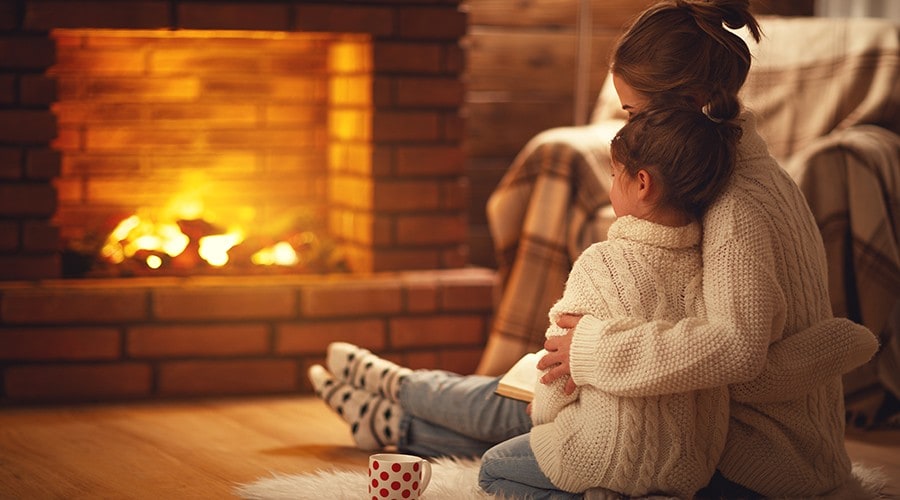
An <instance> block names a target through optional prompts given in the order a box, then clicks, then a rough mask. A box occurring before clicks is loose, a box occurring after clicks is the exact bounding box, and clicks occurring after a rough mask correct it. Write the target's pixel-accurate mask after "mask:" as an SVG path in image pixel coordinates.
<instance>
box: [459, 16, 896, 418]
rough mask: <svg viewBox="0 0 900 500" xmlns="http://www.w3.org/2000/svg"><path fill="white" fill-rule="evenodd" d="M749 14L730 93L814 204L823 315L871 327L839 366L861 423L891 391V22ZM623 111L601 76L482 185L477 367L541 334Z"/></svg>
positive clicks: (588, 232)
mask: <svg viewBox="0 0 900 500" xmlns="http://www.w3.org/2000/svg"><path fill="white" fill-rule="evenodd" d="M760 24H761V27H762V31H763V40H762V42H761V43H760V44H756V43H755V42H754V41H753V40H752V39H750V38H749V35H748V34H746V30H740V31H739V32H738V34H739V35H741V36H743V37H744V38H745V40H746V41H747V43H748V46H749V47H750V48H751V52H752V53H753V62H752V66H751V70H750V74H749V75H748V79H747V82H746V84H745V86H744V88H743V89H742V93H741V98H742V101H743V103H744V105H745V107H746V108H748V109H749V110H751V111H752V112H753V113H754V114H756V116H757V118H758V125H759V130H760V133H761V135H762V136H763V137H764V138H765V139H766V141H767V143H768V145H769V149H770V152H771V153H772V155H773V156H774V157H775V158H776V159H777V160H778V161H779V163H780V164H781V165H782V166H783V168H784V169H785V170H786V171H788V172H789V173H790V175H791V176H792V178H793V179H794V180H795V181H796V182H797V183H798V185H799V186H800V188H801V190H802V191H803V193H804V194H805V196H806V197H807V201H808V203H809V205H810V208H811V209H812V212H813V214H814V215H815V218H816V221H817V223H818V226H819V229H820V232H821V234H822V238H823V241H824V244H825V249H826V255H827V258H828V266H829V269H828V273H829V275H828V283H829V292H830V295H831V301H832V308H833V311H834V315H835V316H841V317H847V318H850V319H851V320H853V321H856V322H858V323H861V324H863V325H865V326H866V327H867V328H869V329H870V330H872V331H873V332H875V333H876V334H877V335H879V340H880V343H881V347H880V349H879V352H878V354H877V355H876V357H875V358H874V359H873V360H872V361H871V362H869V363H868V364H867V365H865V366H863V367H861V368H859V369H857V370H855V371H854V372H852V373H850V374H847V375H846V376H845V378H844V382H845V394H846V400H847V401H848V408H849V409H850V410H852V411H855V412H857V413H859V415H857V416H855V417H854V418H853V422H852V423H853V424H854V425H859V426H863V427H864V426H870V425H872V424H873V423H874V419H875V412H876V411H877V408H878V407H881V406H884V404H885V402H889V401H891V400H893V401H896V398H898V397H900V338H898V337H900V250H898V247H900V242H898V238H900V56H898V45H900V43H898V34H900V30H898V26H897V25H896V24H894V23H893V22H891V21H887V20H879V19H863V18H858V19H849V18H847V19H843V18H815V17H796V18H787V17H765V16H764V17H761V18H760ZM624 119H625V115H624V113H623V111H622V110H621V108H620V103H619V100H618V97H617V96H616V94H615V89H614V88H613V86H612V84H611V78H609V77H607V78H606V80H605V83H604V85H603V87H602V90H601V92H600V95H599V97H598V99H597V103H596V106H595V108H594V111H593V114H592V118H591V121H590V123H589V124H587V125H583V126H574V127H559V128H554V129H551V130H547V131H545V132H542V133H540V134H538V135H537V136H535V137H534V138H533V139H532V140H531V141H529V142H528V144H526V145H525V146H524V148H523V149H522V150H521V151H520V152H519V154H518V155H517V156H516V158H515V159H514V161H513V163H512V165H511V166H510V168H509V170H508V171H507V172H506V174H505V175H504V177H503V178H502V180H501V181H500V183H499V184H498V186H497V188H496V189H495V190H494V192H493V193H492V195H491V197H490V198H489V200H488V206H487V215H488V222H489V226H490V229H491V236H492V238H493V243H494V247H495V251H496V256H497V262H498V273H499V276H500V299H499V302H498V304H497V310H496V314H495V319H494V323H493V326H492V330H491V334H490V336H489V338H488V342H487V345H486V347H485V350H484V353H483V355H482V358H481V361H480V364H479V367H478V370H477V371H478V372H479V373H481V374H498V373H501V372H503V371H505V370H506V369H508V368H509V367H510V366H511V365H512V363H513V362H515V360H516V359H518V358H519V357H521V355H523V354H524V353H526V352H531V351H535V350H537V349H539V348H540V347H541V345H542V343H543V339H544V331H545V329H546V327H547V325H548V317H547V312H548V311H549V308H550V306H551V305H552V304H553V303H554V302H555V301H556V300H557V299H558V298H559V297H560V296H561V295H562V291H563V287H564V284H565V280H566V276H567V274H568V271H569V269H570V267H571V265H572V263H573V262H574V260H575V258H576V257H577V256H578V255H579V254H580V253H581V251H583V250H584V249H585V248H586V247H587V246H589V245H590V244H591V243H593V242H595V241H600V240H603V239H604V238H605V237H606V230H607V229H608V227H609V225H610V224H611V222H612V220H613V218H614V214H613V213H612V210H611V206H610V204H609V197H608V195H607V188H608V187H609V186H608V176H607V175H604V174H603V170H604V168H605V166H606V165H608V163H609V157H608V146H609V141H610V139H611V138H612V137H613V135H614V134H615V132H616V131H617V130H618V129H619V127H621V125H622V124H623V123H624ZM854 398H857V399H858V400H859V401H856V400H854Z"/></svg>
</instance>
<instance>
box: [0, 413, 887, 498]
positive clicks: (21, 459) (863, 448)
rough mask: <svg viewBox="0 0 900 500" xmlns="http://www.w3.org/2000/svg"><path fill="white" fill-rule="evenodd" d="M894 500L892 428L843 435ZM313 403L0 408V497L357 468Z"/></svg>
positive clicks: (157, 489) (361, 464) (228, 485)
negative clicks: (885, 479)
mask: <svg viewBox="0 0 900 500" xmlns="http://www.w3.org/2000/svg"><path fill="white" fill-rule="evenodd" d="M847 448H848V450H849V451H850V455H851V457H852V458H853V460H854V461H858V462H861V463H864V464H866V465H868V466H882V467H883V470H884V472H886V473H887V474H888V475H889V477H891V478H892V479H891V481H892V483H891V485H890V488H889V492H890V493H892V494H894V495H900V431H890V432H888V431H879V432H871V433H866V434H856V435H852V436H848V440H847ZM367 457H368V453H366V452H361V451H359V450H356V449H354V448H353V446H352V441H351V440H350V436H349V432H348V430H347V427H346V426H345V425H344V424H343V422H342V421H341V420H340V419H339V418H338V417H337V416H336V415H335V414H333V413H331V412H330V411H329V410H328V409H327V408H326V407H325V406H324V404H322V403H321V402H320V401H318V400H315V399H311V398H306V397H294V398H266V399H246V400H227V401H200V402H189V403H188V402H184V403H154V404H123V405H103V406H78V407H53V408H22V409H4V410H0V498H3V499H29V500H31V499H45V498H46V499H49V498H65V499H73V498H116V499H143V498H147V499H154V500H155V499H160V498H166V499H181V498H190V499H193V498H200V499H205V498H234V493H233V488H234V486H235V485H236V484H238V483H245V482H251V481H253V480H255V479H257V478H259V477H262V476H266V475H268V474H269V473H270V472H280V473H285V474H293V473H300V472H308V471H314V470H317V469H326V470H330V469H332V468H340V469H358V470H365V468H366V464H367Z"/></svg>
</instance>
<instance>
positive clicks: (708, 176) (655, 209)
mask: <svg viewBox="0 0 900 500" xmlns="http://www.w3.org/2000/svg"><path fill="white" fill-rule="evenodd" d="M739 137H740V127H738V126H737V125H736V124H735V123H733V122H728V121H717V122H714V121H712V120H711V119H710V118H709V117H707V116H705V115H704V114H703V113H701V112H700V111H699V110H697V109H696V108H694V109H691V108H669V109H659V110H644V111H643V112H641V113H638V114H636V115H635V116H634V117H633V118H632V119H631V120H630V121H629V122H628V123H627V124H626V125H625V126H624V127H623V128H622V130H620V131H619V133H618V134H617V135H616V137H615V138H614V139H613V141H612V144H611V148H610V152H611V156H612V178H613V181H612V187H611V188H610V200H611V202H612V206H613V209H614V210H615V213H616V216H617V217H618V219H617V220H616V221H615V222H614V223H613V225H612V226H611V227H610V230H609V238H608V239H607V240H606V241H604V242H601V243H595V244H594V245H593V246H591V247H590V248H588V249H587V250H586V251H585V252H584V253H583V254H582V255H581V256H580V257H579V258H578V260H577V261H576V262H575V265H574V266H573V269H572V271H571V273H570V274H569V279H568V281H567V282H566V289H565V293H564V294H563V297H562V299H560V301H559V302H557V303H556V305H554V306H553V308H552V309H551V311H550V318H551V322H555V321H556V320H557V319H558V318H559V316H560V315H562V314H578V315H584V314H591V315H594V316H596V317H598V318H604V319H612V318H619V319H623V320H628V319H632V320H640V321H647V320H651V319H664V320H669V321H677V320H679V319H681V318H684V317H685V314H688V315H691V316H703V315H704V306H703V300H702V291H701V284H702V270H701V263H702V262H701V255H700V239H701V238H700V236H701V231H700V224H699V222H698V221H699V219H700V217H702V215H703V213H704V212H705V210H706V208H707V207H708V206H709V204H710V203H712V201H713V200H714V199H715V198H716V196H718V194H719V193H720V192H721V190H722V189H723V187H724V186H725V183H726V181H727V180H728V177H729V175H730V174H731V171H732V170H733V167H734V157H735V148H736V143H737V140H738V138H739ZM564 334H565V331H564V330H562V329H560V328H559V327H555V326H551V328H550V329H549V330H548V332H547V335H548V337H550V336H554V335H564ZM595 341H597V342H602V341H603V339H599V338H598V339H595ZM691 348H692V346H691V343H690V339H689V338H684V339H682V344H681V346H680V349H685V350H686V349H691ZM610 369H611V370H615V369H616V367H614V366H613V367H610ZM558 382H563V381H562V380H559V381H558ZM562 385H563V384H560V383H555V384H549V385H542V384H538V387H537V389H536V390H535V398H534V403H533V411H532V416H531V418H532V422H533V423H534V428H532V430H531V433H530V436H529V435H524V436H520V437H517V438H513V439H511V440H509V441H506V442H504V443H501V444H499V445H497V446H495V447H494V448H492V449H490V450H489V451H488V452H487V453H485V455H484V461H483V464H482V468H481V478H480V482H481V485H482V487H483V488H484V489H485V490H486V491H488V492H490V493H495V494H501V495H507V496H510V497H513V498H535V499H536V498H551V497H552V498H565V496H566V495H563V492H562V491H558V490H563V491H565V492H570V493H583V492H584V491H586V490H587V489H589V488H592V487H597V486H603V487H605V488H608V489H611V490H614V491H616V492H618V493H624V494H627V495H631V496H642V495H648V494H651V493H656V494H659V493H665V494H669V495H675V496H678V497H679V498H691V497H693V496H694V494H695V493H696V492H697V491H698V490H699V489H700V488H702V487H703V486H705V485H706V484H707V482H708V481H709V479H710V478H711V477H712V475H713V473H714V472H715V469H716V463H717V461H718V459H719V455H720V453H721V452H722V449H723V447H724V446H725V433H726V431H727V428H728V389H727V388H726V387H724V386H720V387H715V388H711V389H706V390H699V391H693V392H684V393H677V394H668V395H661V396H651V397H645V398H628V397H617V396H613V395H610V394H607V393H604V392H603V391H600V390H597V389H595V388H594V387H592V386H590V385H582V386H580V387H578V389H577V390H576V391H574V392H573V393H571V394H568V395H567V394H564V392H563V390H562V389H563V387H562ZM572 496H573V497H577V495H572Z"/></svg>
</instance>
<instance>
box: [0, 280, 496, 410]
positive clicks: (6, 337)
mask: <svg viewBox="0 0 900 500" xmlns="http://www.w3.org/2000/svg"><path fill="white" fill-rule="evenodd" d="M493 285H494V273H493V272H492V271H489V270H484V269H458V270H439V271H418V272H409V273H384V274H377V275H370V276H368V277H362V276H355V277H346V276H340V277H338V276H323V277H287V276H272V277H247V278H227V279H226V278H217V277H198V278H135V279H117V280H78V281H61V280H60V281H52V282H43V283H40V284H34V283H12V282H9V283H6V284H3V283H0V317H2V318H3V324H2V326H0V378H2V382H3V395H2V400H0V403H2V404H21V403H34V402H60V401H102V400H122V399H147V398H175V397H196V396H220V395H239V394H272V393H288V394H289V393H297V392H309V391H310V388H309V384H308V382H307V380H306V368H307V367H308V366H309V365H311V364H313V363H318V362H322V360H323V358H324V352H325V347H326V346H327V345H328V343H329V342H332V341H336V340H344V341H349V342H353V343H356V344H359V345H362V346H365V347H367V348H369V349H371V350H373V351H375V352H379V353H382V354H383V355H385V356H386V357H387V358H389V359H393V360H395V361H397V362H399V363H403V364H405V365H407V366H410V367H414V368H442V369H447V370H451V371H456V372H459V373H471V372H472V371H473V370H474V369H475V366H476V365H477V363H478V359H479V357H480V354H481V350H482V348H483V346H484V342H485V340H486V338H487V333H488V329H489V326H490V321H491V315H492V313H493V303H492V297H493V290H494V288H493Z"/></svg>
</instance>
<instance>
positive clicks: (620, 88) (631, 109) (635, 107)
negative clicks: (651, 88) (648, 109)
mask: <svg viewBox="0 0 900 500" xmlns="http://www.w3.org/2000/svg"><path fill="white" fill-rule="evenodd" d="M612 79H613V86H614V87H615V88H616V93H617V94H619V102H621V103H622V109H624V110H625V112H626V113H628V117H629V118H631V116H632V115H634V114H635V113H637V112H639V111H641V110H642V109H644V106H646V105H647V101H648V99H647V97H646V96H644V95H643V94H641V93H640V92H638V91H637V90H634V89H633V88H632V87H631V86H630V85H628V84H627V83H625V80H622V78H620V77H619V75H617V74H615V73H613V75H612Z"/></svg>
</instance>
